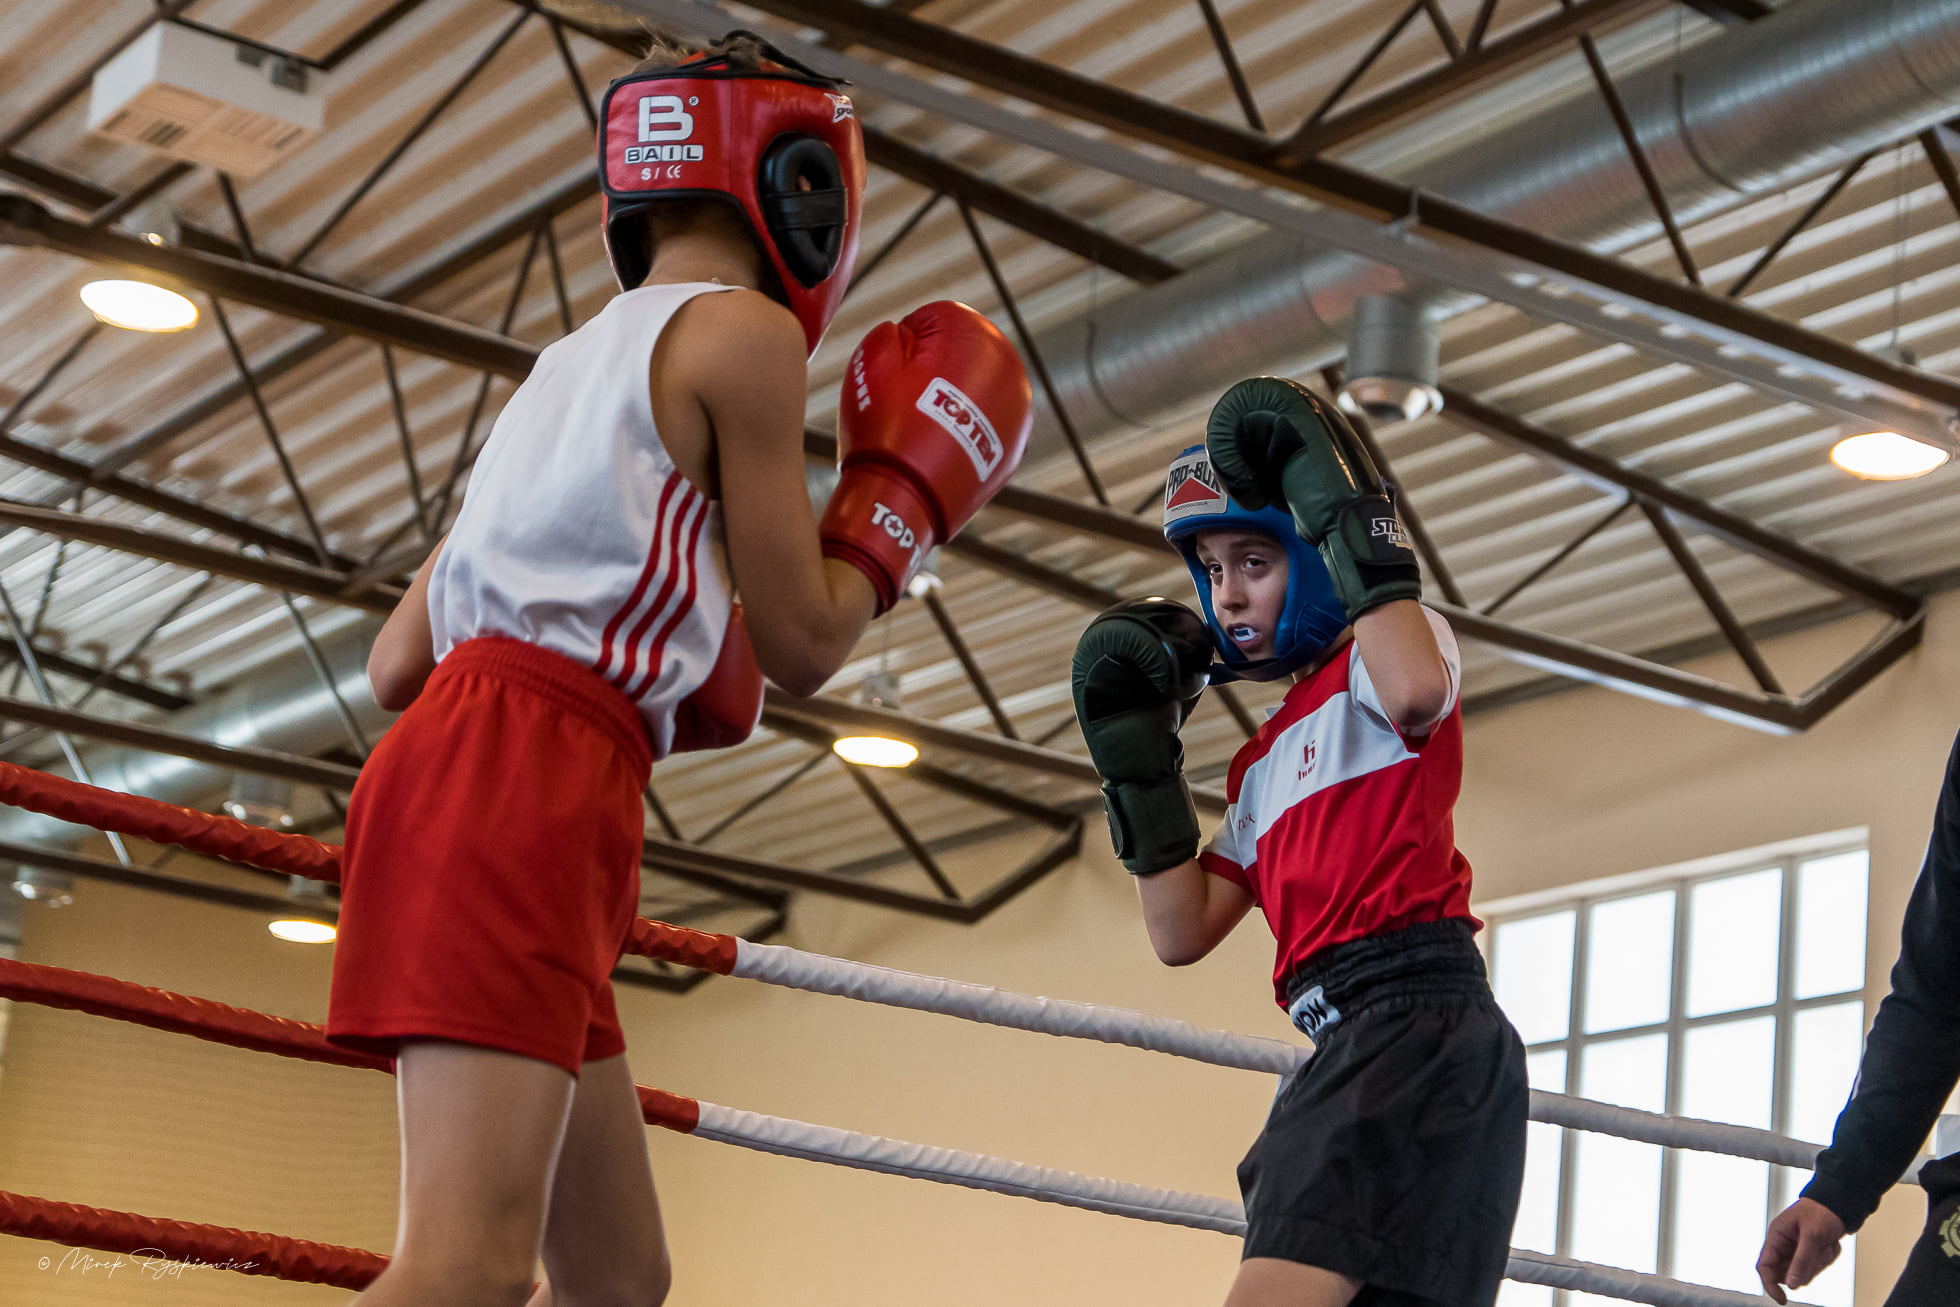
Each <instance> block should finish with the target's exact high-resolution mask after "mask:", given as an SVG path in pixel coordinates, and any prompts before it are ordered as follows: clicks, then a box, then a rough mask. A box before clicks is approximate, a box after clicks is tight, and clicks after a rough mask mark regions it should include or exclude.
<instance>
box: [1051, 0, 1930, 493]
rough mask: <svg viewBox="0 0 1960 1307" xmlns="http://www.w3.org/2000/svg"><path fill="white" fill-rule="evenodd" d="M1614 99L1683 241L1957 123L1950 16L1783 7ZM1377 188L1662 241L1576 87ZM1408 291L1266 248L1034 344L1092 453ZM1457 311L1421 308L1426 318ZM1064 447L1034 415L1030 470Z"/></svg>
mask: <svg viewBox="0 0 1960 1307" xmlns="http://www.w3.org/2000/svg"><path fill="white" fill-rule="evenodd" d="M1618 89H1619V91H1620V95H1621V97H1622V98H1623V99H1624V100H1625V102H1626V105H1627V110H1628V112H1629V114H1630V115H1631V117H1632V119H1633V122H1634V126H1635V129H1636V131H1637V132H1638V134H1639V138H1640V141H1641V143H1642V145H1643V147H1644V148H1645V150H1646V152H1647V156H1648V158H1649V160H1650V161H1651V162H1652V164H1653V167H1654V171H1655V172H1656V173H1657V174H1658V176H1659V178H1660V182H1661V186H1662V188H1663V190H1664V191H1665V193H1666V195H1667V197H1668V200H1669V202H1670V204H1671V206H1672V207H1673V210H1674V212H1675V214H1676V216H1677V217H1678V218H1679V219H1680V220H1681V221H1682V222H1692V221H1695V220H1696V219H1699V218H1703V217H1706V216H1708V215H1709V214H1711V213H1714V212H1716V211H1717V210H1720V209H1723V208H1726V207H1729V206H1731V205H1734V204H1736V203H1738V202H1740V201H1742V200H1745V199H1748V198H1749V197H1752V196H1756V195H1761V194H1763V193H1765V192H1767V191H1772V190H1775V189H1777V188H1779V187H1782V186H1787V185H1790V184H1791V183H1793V182H1796V181H1798V180H1800V179H1802V178H1804V177H1807V176H1811V175H1814V174H1816V173H1817V172H1819V171H1821V170H1823V169H1826V168H1830V167H1832V166H1835V165H1838V164H1842V163H1846V162H1848V161H1849V160H1851V159H1852V158H1855V157H1856V156H1857V155H1859V154H1862V153H1864V152H1865V151H1867V150H1871V149H1875V148H1877V147H1880V146H1883V145H1886V144H1889V143H1891V142H1893V141H1897V140H1900V139H1902V138H1904V137H1907V136H1910V135H1912V134H1913V133H1915V132H1918V131H1921V130H1923V129H1925V128H1927V127H1930V126H1932V125H1934V124H1936V123H1939V122H1941V121H1943V120H1945V119H1947V118H1949V117H1951V116H1953V115H1954V113H1955V112H1956V110H1960V0H1791V2H1790V3H1789V4H1787V5H1785V6H1784V7H1783V8H1781V9H1779V10H1778V11H1777V12H1776V13H1774V14H1772V15H1770V16H1769V17H1766V18H1763V19H1761V20H1759V21H1757V22H1755V23H1752V24H1749V25H1747V26H1744V27H1735V28H1729V29H1725V30H1723V31H1722V32H1720V33H1719V34H1717V35H1715V36H1712V37H1710V38H1709V39H1708V40H1706V41H1704V42H1703V43H1702V44H1701V45H1699V46H1696V47H1695V48H1693V49H1691V50H1689V51H1687V52H1686V53H1685V54H1683V55H1682V56H1681V57H1680V58H1679V59H1673V58H1668V59H1665V60H1663V61H1662V62H1660V63H1658V64H1653V65H1650V66H1648V67H1646V68H1643V69H1641V70H1640V71H1638V72H1636V73H1633V74H1631V75H1629V76H1626V77H1624V78H1623V79H1621V80H1620V81H1619V82H1618ZM1389 171H1391V172H1392V173H1393V174H1394V175H1395V176H1396V177H1397V178H1398V179H1399V180H1402V181H1405V182H1408V183H1411V184H1416V185H1420V186H1421V187H1422V188H1423V189H1425V190H1429V191H1434V192H1437V193H1439V194H1441V195H1445V196H1447V197H1449V198H1451V199H1453V200H1457V201H1459V202H1461V203H1464V204H1467V205H1469V206H1471V207H1473V208H1476V209H1481V210H1485V211H1487V212H1490V213H1493V214H1496V215H1499V216H1501V217H1504V218H1507V219H1509V220H1510V221H1512V222H1516V223H1520V224H1522V225H1524V226H1526V227H1529V228H1531V229H1533V230H1535V231H1542V232H1547V233H1550V234H1552V235H1556V236H1559V237H1562V238H1564V239H1566V240H1571V241H1576V242H1579V243H1582V244H1584V245H1586V246H1587V247H1588V248H1590V249H1592V250H1594V251H1596V252H1599V253H1612V252H1615V251H1618V250H1623V249H1625V248H1627V247H1628V246H1631V245H1634V244H1637V243H1639V242H1641V241H1645V240H1649V239H1652V238H1653V237H1654V236H1656V235H1658V234H1659V230H1660V226H1659V221H1658V219H1656V218H1655V216H1654V213H1653V209H1652V206H1651V205H1650V204H1649V203H1648V200H1647V195H1646V192H1645V191H1644V190H1643V189H1642V187H1641V184H1640V179H1639V177H1638V176H1637V175H1636V174H1635V172H1634V170H1633V167H1632V164H1631V163H1630V161H1629V160H1628V158H1627V153H1626V147H1625V145H1624V144H1623V143H1622V142H1621V140H1620V135H1619V132H1618V131H1617V129H1615V127H1614V125H1613V121H1612V119H1611V117H1610V116H1609V115H1608V113H1607V110H1606V107H1605V105H1604V104H1603V103H1602V102H1601V100H1600V97H1599V94H1598V91H1597V90H1596V89H1595V88H1593V87H1592V86H1591V85H1590V84H1587V85H1585V86H1583V87H1578V88H1575V89H1574V91H1573V92H1572V94H1570V95H1568V96H1566V97H1564V98H1563V99H1561V100H1560V101H1558V102H1556V103H1554V104H1551V105H1548V106H1547V107H1545V108H1543V109H1541V110H1539V111H1537V112H1536V113H1533V114H1531V115H1530V116H1528V117H1525V118H1523V119H1521V120H1519V121H1517V122H1515V123H1513V124H1511V125H1510V126H1508V127H1504V128H1501V129H1499V130H1498V131H1495V132H1493V133H1492V134H1491V135H1490V136H1488V137H1486V138H1484V139H1482V140H1479V141H1477V142H1475V143H1474V144H1473V145H1470V146H1468V147H1463V146H1457V147H1456V148H1453V149H1451V150H1449V151H1448V152H1444V151H1443V150H1442V149H1440V148H1438V147H1434V146H1432V147H1429V148H1428V149H1426V150H1418V151H1417V152H1415V153H1413V154H1409V155H1406V156H1403V158H1402V161H1401V162H1399V163H1398V164H1396V165H1394V166H1393V167H1392V168H1391V169H1389ZM1411 289H1412V288H1411V287H1409V286H1407V285H1406V283H1405V282H1404V280H1403V278H1402V276H1401V274H1399V273H1397V272H1395V271H1393V270H1391V269H1387V268H1383V267H1380V266H1378V265H1375V264H1370V263H1366V262H1363V261H1361V260H1359V259H1356V258H1353V257H1351V256H1348V255H1339V254H1327V253H1324V252H1322V251H1320V250H1318V249H1316V248H1315V247H1313V246H1312V245H1310V244H1308V243H1307V242H1305V241H1303V240H1301V239H1300V238H1298V237H1295V236H1290V235H1272V236H1267V237H1264V238H1261V239H1258V240H1255V241H1253V242H1251V243H1250V244H1248V245H1246V246H1243V247H1241V248H1240V249H1238V250H1236V251H1233V252H1232V253H1229V254H1227V255H1225V256H1224V257H1222V258H1218V259H1215V260H1213V261H1211V262H1209V263H1206V264H1205V265H1203V266H1201V267H1199V268H1196V269H1194V270H1192V271H1190V272H1187V273H1185V274H1184V275H1182V276H1179V277H1175V278H1173V279H1172V280H1170V281H1168V282H1166V283H1164V284H1163V285H1161V286H1159V287H1156V288H1153V289H1150V290H1145V291H1139V292H1137V293H1135V294H1133V295H1127V296H1124V297H1122V298H1120V299H1118V300H1116V301H1114V302H1112V303H1109V304H1107V305H1104V306H1102V307H1101V308H1099V309H1098V310H1097V311H1095V312H1094V313H1092V314H1090V315H1088V316H1086V317H1084V318H1080V319H1076V320H1073V321H1071V322H1069V323H1067V324H1064V325H1061V326H1057V327H1053V328H1051V329H1049V330H1047V331H1045V332H1043V333H1042V334H1041V336H1040V338H1039V345H1040V348H1041V351H1042V356H1043V358H1044V360H1045V361H1046V362H1047V364H1048V368H1049V371H1050V372H1051V373H1052V374H1053V376H1054V379H1055V383H1056V385H1057V387H1058V388H1059V391H1060V394H1061V397H1062V402H1063V403H1064V404H1066V405H1067V406H1068V411H1069V415H1070V417H1072V418H1073V419H1074V421H1075V425H1076V426H1077V428H1078V429H1079V430H1080V431H1081V432H1082V434H1083V435H1084V436H1085V437H1095V436H1100V435H1106V434H1109V433H1111V432H1114V431H1118V430H1121V429H1124V428H1133V427H1146V428H1147V427H1149V426H1151V425H1153V424H1155V423H1158V422H1162V421H1166V420H1169V419H1172V418H1174V417H1176V416H1178V415H1179V414H1181V413H1183V412H1186V411H1188V410H1190V409H1192V408H1194V407H1196V406H1198V405H1200V404H1202V403H1205V402H1208V401H1209V399H1210V398H1211V397H1213V396H1216V395H1217V394H1218V393H1219V392H1220V391H1221V390H1223V389H1224V388H1225V387H1227V386H1229V385H1230V384H1231V383H1232V382H1234V381H1237V380H1239V379H1240V378H1241V377H1245V376H1248V375H1251V374H1255V373H1261V372H1275V373H1293V372H1298V371H1301V370H1304V369H1306V368H1309V367H1314V366H1319V365H1322V364H1326V363H1331V362H1333V361H1334V360H1336V359H1338V358H1340V357H1341V354H1342V351H1343V350H1344V348H1345V344H1346V342H1345V341H1344V340H1343V338H1342V328H1343V325H1344V324H1345V323H1346V322H1347V321H1348V319H1349V316H1350V314H1351V313H1352V312H1353V311H1354V307H1355V305H1356V304H1357V303H1359V302H1360V301H1362V300H1364V299H1366V298H1368V297H1369V296H1373V295H1389V294H1395V293H1397V292H1407V291H1409V290H1411ZM1468 302H1469V301H1468V300H1467V299H1466V297H1464V296H1461V295H1457V296H1454V297H1452V298H1450V299H1447V300H1440V301H1432V311H1433V312H1436V313H1439V314H1440V313H1447V312H1451V311H1454V310H1456V309H1459V308H1461V307H1463V306H1464V305H1465V304H1467V303H1468ZM1061 448H1062V445H1061V443H1060V430H1059V428H1057V427H1056V426H1055V423H1054V419H1053V417H1052V416H1051V415H1049V413H1048V412H1047V409H1046V406H1045V405H1042V406H1037V417H1036V427H1035V432H1034V436H1033V440H1032V442H1031V444H1030V448H1029V457H1030V461H1033V460H1035V459H1039V458H1041V457H1045V456H1048V455H1052V454H1057V453H1059V452H1060V450H1061Z"/></svg>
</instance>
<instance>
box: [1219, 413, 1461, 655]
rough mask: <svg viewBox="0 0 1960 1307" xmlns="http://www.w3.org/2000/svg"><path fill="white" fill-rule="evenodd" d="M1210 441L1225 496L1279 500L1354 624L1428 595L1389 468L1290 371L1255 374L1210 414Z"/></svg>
mask: <svg viewBox="0 0 1960 1307" xmlns="http://www.w3.org/2000/svg"><path fill="white" fill-rule="evenodd" d="M1205 448H1206V450H1207V451H1208V452H1209V453H1210V454H1211V465H1212V466H1213V467H1214V468H1216V469H1217V470H1218V479H1219V480H1220V481H1221V482H1223V483H1224V486H1225V493H1226V494H1228V495H1230V496H1231V497H1232V498H1233V499H1234V500H1236V501H1237V502H1238V503H1239V504H1240V505H1241V506H1243V507H1245V508H1253V509H1257V508H1264V507H1265V506H1266V505H1267V504H1275V505H1278V506H1279V507H1282V508H1284V509H1286V510H1287V511H1288V512H1290V513H1292V514H1293V529H1294V530H1295V531H1298V532H1299V533H1300V538H1301V539H1302V540H1305V541H1307V542H1308V543H1309V544H1311V545H1313V546H1314V547H1315V548H1316V549H1318V550H1320V556H1321V558H1322V559H1324V560H1325V561H1326V563H1327V571H1328V572H1329V574H1331V575H1332V576H1333V578H1334V593H1335V594H1337V595H1339V596H1340V598H1341V603H1342V604H1343V605H1344V606H1345V607H1346V608H1347V615H1348V620H1349V621H1353V620H1354V619H1355V618H1357V617H1359V616H1361V614H1363V613H1365V612H1367V611H1368V610H1369V609H1370V608H1378V607H1380V606H1381V605H1383V604H1385V603H1388V602H1390V601H1391V600H1395V599H1416V598H1419V597H1420V596H1421V595H1422V573H1421V570H1420V569H1419V568H1418V567H1417V566H1416V555H1415V551H1414V550H1413V549H1411V548H1410V547H1409V532H1408V529H1407V528H1406V527H1404V526H1403V525H1402V519H1401V518H1399V517H1397V516H1396V515H1395V502H1394V501H1393V500H1392V499H1390V498H1389V497H1388V488H1387V486H1385V485H1384V484H1383V483H1382V477H1381V473H1380V472H1378V471H1376V470H1375V462H1374V460H1373V459H1371V458H1369V457H1368V450H1367V448H1366V447H1365V446H1363V445H1362V443H1361V438H1360V437H1359V436H1357V435H1355V434H1354V428H1353V427H1350V426H1349V425H1348V421H1347V419H1346V418H1345V417H1343V416H1342V415H1341V411H1340V410H1339V409H1337V408H1335V407H1334V406H1333V405H1332V404H1330V403H1328V402H1327V401H1326V400H1324V399H1322V398H1321V397H1320V396H1318V395H1316V394H1314V393H1313V392H1312V391H1311V390H1308V389H1307V388H1306V387H1305V386H1302V385H1299V384H1297V383H1295V382H1292V381H1288V380H1286V379H1285V378H1283V377H1253V378H1251V379H1249V380H1246V381H1241V382H1239V383H1238V384H1237V385H1235V386H1233V387H1232V388H1231V389H1230V390H1228V391H1226V392H1225V397H1224V398H1223V399H1221V400H1219V401H1218V404H1217V406H1216V407H1215V408H1213V409H1212V411H1211V421H1210V423H1209V424H1208V425H1207V426H1206V428H1205Z"/></svg>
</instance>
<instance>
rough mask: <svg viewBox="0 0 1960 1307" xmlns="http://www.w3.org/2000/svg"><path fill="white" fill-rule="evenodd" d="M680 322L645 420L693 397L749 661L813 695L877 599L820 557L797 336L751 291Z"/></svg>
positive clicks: (661, 361) (691, 312) (701, 301)
mask: <svg viewBox="0 0 1960 1307" xmlns="http://www.w3.org/2000/svg"><path fill="white" fill-rule="evenodd" d="M682 315H685V318H686V322H685V327H684V329H682V330H670V331H669V332H668V333H666V340H668V341H671V342H672V344H671V347H670V348H663V349H662V350H661V351H658V352H657V355H656V358H655V376H654V379H653V380H654V392H655V393H654V399H655V404H656V409H655V412H656V415H659V413H660V408H661V406H662V402H663V400H665V402H666V406H668V407H672V406H673V404H674V400H675V398H676V392H677V391H679V390H681V389H683V388H684V389H685V391H686V392H687V393H690V394H692V395H693V396H694V397H696V400H697V401H698V403H699V406H700V413H701V415H702V416H703V417H705V420H706V422H707V427H708V432H709V438H710V440H711V441H712V469H713V470H712V474H711V476H710V477H709V478H708V479H709V480H710V481H711V484H712V486H713V491H712V493H715V494H716V496H717V497H718V498H719V499H720V500H721V506H722V520H723V526H724V530H725V532H726V535H727V540H728V559H729V566H730V568H731V569H732V570H733V572H734V581H735V590H736V593H738V594H739V595H740V596H741V598H742V606H743V610H744V612H745V614H746V616H747V620H748V627H749V636H750V639H751V640H752V641H753V642H754V644H755V656H756V662H757V663H758V664H759V665H760V666H761V668H762V670H763V672H764V673H765V674H766V675H767V676H768V677H769V679H770V680H772V681H774V682H776V684H778V685H780V686H782V687H783V688H784V689H785V690H788V691H789V692H790V693H792V694H814V693H816V692H817V690H819V689H820V688H822V686H823V683H824V682H825V681H827V680H829V679H830V677H831V676H832V675H834V674H835V673H836V671H837V669H838V668H839V667H841V666H843V664H844V660H845V659H846V658H848V657H849V656H850V653H851V649H852V647H853V646H854V645H856V643H857V640H858V637H859V636H860V635H862V634H863V633H864V628H865V626H866V624H867V623H869V622H870V620H871V616H872V613H873V611H874V609H875V608H876V605H877V596H876V595H875V594H874V593H873V591H872V588H871V585H870V583H869V582H868V581H866V580H865V578H864V576H863V574H862V573H860V572H859V571H858V570H857V569H856V568H854V567H851V566H850V565H848V564H846V563H841V562H838V561H837V560H835V559H827V558H825V557H824V556H823V555H822V554H821V553H820V552H819V548H818V540H817V518H816V512H815V510H814V509H813V508H811V506H810V499H809V495H808V494H807V492H806V491H805V490H804V457H803V411H804V404H805V394H806V388H807V385H808V372H807V361H806V354H807V350H808V345H807V343H806V342H805V340H804V337H803V329H802V327H801V326H799V325H798V323H797V321H796V318H795V317H794V316H793V315H792V314H791V313H790V312H789V311H788V310H787V309H785V308H783V307H782V306H781V305H779V304H776V303H774V302H773V301H771V300H769V299H767V298H766V297H764V296H762V295H760V294H757V293H755V292H743V291H733V292H728V293H723V294H716V295H703V296H700V297H698V298H696V299H694V300H692V301H690V302H689V303H688V305H687V306H686V307H685V308H684V309H683V310H682ZM680 317H681V315H676V319H677V320H676V324H675V325H676V326H677V327H678V326H680V325H681V324H680V322H679V318H680ZM664 343H665V342H664V341H663V344H664ZM666 429H667V428H666V426H665V425H664V424H663V426H662V431H663V433H664V432H665V430H666Z"/></svg>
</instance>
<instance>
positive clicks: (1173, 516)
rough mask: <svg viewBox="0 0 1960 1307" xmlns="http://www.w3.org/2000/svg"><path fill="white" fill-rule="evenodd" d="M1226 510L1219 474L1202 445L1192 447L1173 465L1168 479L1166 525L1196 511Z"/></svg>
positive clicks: (1166, 483) (1166, 480) (1165, 507)
mask: <svg viewBox="0 0 1960 1307" xmlns="http://www.w3.org/2000/svg"><path fill="white" fill-rule="evenodd" d="M1224 511H1225V490H1224V488H1223V487H1222V486H1220V485H1219V484H1218V473H1217V472H1215V471H1213V470H1212V466H1211V459H1210V458H1209V457H1207V456H1206V454H1205V451H1204V449H1203V448H1202V447H1200V448H1198V449H1194V450H1192V451H1191V452H1190V453H1188V454H1186V455H1185V456H1184V457H1182V458H1180V459H1178V460H1177V462H1175V463H1173V464H1171V470H1170V475H1169V476H1168V477H1167V478H1166V479H1165V481H1164V521H1165V523H1166V524H1168V523H1171V522H1175V521H1177V520H1178V519H1179V518H1182V517H1189V516H1190V515H1192V514H1194V513H1222V512H1224Z"/></svg>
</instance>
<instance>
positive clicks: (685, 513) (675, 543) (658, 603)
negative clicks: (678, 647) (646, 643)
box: [607, 495, 703, 698]
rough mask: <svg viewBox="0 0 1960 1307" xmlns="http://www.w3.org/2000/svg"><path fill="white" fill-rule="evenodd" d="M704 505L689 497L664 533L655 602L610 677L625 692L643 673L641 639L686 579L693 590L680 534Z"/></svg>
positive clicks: (643, 614) (628, 638)
mask: <svg viewBox="0 0 1960 1307" xmlns="http://www.w3.org/2000/svg"><path fill="white" fill-rule="evenodd" d="M702 507H703V501H702V500H701V497H700V496H698V495H693V496H689V497H688V499H687V502H686V503H684V504H683V505H682V506H681V510H680V512H678V513H676V514H674V516H673V518H672V519H671V521H670V524H669V527H668V529H667V530H666V531H665V532H663V534H662V539H661V546H660V549H661V555H662V557H663V558H664V559H665V561H666V566H665V567H663V568H662V569H661V571H662V572H663V573H665V575H663V576H662V577H661V578H660V589H659V590H658V591H656V592H655V594H654V597H653V602H652V603H650V604H648V605H647V606H646V608H645V609H644V610H643V611H642V612H641V614H640V617H639V620H638V621H636V622H634V623H633V629H632V630H631V631H630V632H629V633H628V634H627V636H626V644H625V649H626V654H625V657H624V658H623V659H622V660H621V663H620V668H619V670H618V671H616V672H614V673H613V674H612V675H611V676H610V677H608V678H607V679H608V680H610V681H611V682H612V683H613V685H614V686H616V687H617V688H618V689H619V691H620V692H621V693H622V694H624V693H625V692H626V687H627V686H628V685H630V684H632V683H633V681H635V680H636V679H638V677H639V675H640V668H641V666H642V665H643V664H642V660H641V658H640V652H639V651H640V642H641V641H642V640H644V639H645V638H646V633H647V631H648V629H649V628H651V627H652V626H653V624H654V623H655V622H656V621H658V620H659V619H660V617H661V615H662V614H663V613H665V612H666V611H667V605H668V604H669V603H671V602H673V600H674V598H675V596H676V595H677V594H678V593H679V587H680V583H681V582H682V580H683V579H684V580H685V581H686V582H687V591H688V593H689V594H692V593H693V592H694V559H693V558H692V557H691V556H690V555H688V554H685V553H682V552H681V535H682V533H684V532H685V531H686V530H687V525H688V522H689V520H690V519H691V518H697V517H698V514H696V511H695V510H697V509H700V508H702ZM627 697H628V698H631V697H632V696H631V695H628V696H627Z"/></svg>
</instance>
